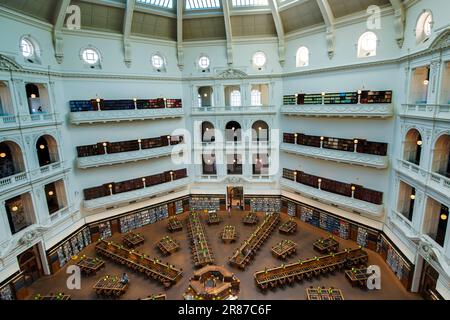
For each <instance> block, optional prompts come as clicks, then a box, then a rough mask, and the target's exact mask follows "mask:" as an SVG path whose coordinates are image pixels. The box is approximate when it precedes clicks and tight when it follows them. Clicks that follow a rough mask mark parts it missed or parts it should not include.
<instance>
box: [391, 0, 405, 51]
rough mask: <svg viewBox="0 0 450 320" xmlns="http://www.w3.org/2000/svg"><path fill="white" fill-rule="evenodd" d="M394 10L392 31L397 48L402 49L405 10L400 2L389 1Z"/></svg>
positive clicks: (399, 0) (397, 0)
mask: <svg viewBox="0 0 450 320" xmlns="http://www.w3.org/2000/svg"><path fill="white" fill-rule="evenodd" d="M390 2H391V5H392V7H393V8H394V30H395V40H396V41H397V45H398V47H399V48H402V47H403V42H404V41H405V24H406V8H405V5H404V4H403V3H402V1H401V0H390Z"/></svg>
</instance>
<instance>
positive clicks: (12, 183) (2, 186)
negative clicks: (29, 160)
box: [0, 172, 29, 191]
mask: <svg viewBox="0 0 450 320" xmlns="http://www.w3.org/2000/svg"><path fill="white" fill-rule="evenodd" d="M28 180H29V179H28V173H26V172H21V173H18V174H15V175H13V176H9V177H5V178H2V179H0V191H6V190H7V189H10V188H14V187H19V186H21V185H23V184H25V183H27V182H28Z"/></svg>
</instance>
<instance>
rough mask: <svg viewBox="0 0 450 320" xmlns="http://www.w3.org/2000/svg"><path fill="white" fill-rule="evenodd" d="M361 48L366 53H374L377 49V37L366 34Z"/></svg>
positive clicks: (373, 34)
mask: <svg viewBox="0 0 450 320" xmlns="http://www.w3.org/2000/svg"><path fill="white" fill-rule="evenodd" d="M361 48H362V49H363V50H365V51H373V50H375V49H376V48H377V35H376V34H375V33H373V32H366V33H365V34H364V35H363V36H362V38H361Z"/></svg>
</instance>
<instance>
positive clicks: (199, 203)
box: [189, 196, 221, 211]
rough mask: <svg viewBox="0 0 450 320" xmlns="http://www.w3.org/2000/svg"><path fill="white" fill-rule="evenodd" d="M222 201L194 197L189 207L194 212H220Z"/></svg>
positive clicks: (212, 198) (213, 198)
mask: <svg viewBox="0 0 450 320" xmlns="http://www.w3.org/2000/svg"><path fill="white" fill-rule="evenodd" d="M220 199H221V198H218V197H217V198H216V197H206V196H204V197H196V196H192V197H191V199H190V201H189V206H190V208H191V210H194V211H204V210H208V211H219V210H220Z"/></svg>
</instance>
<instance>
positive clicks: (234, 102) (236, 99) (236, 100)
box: [230, 90, 241, 107]
mask: <svg viewBox="0 0 450 320" xmlns="http://www.w3.org/2000/svg"><path fill="white" fill-rule="evenodd" d="M230 101H231V106H232V107H238V106H240V105H241V92H240V91H238V90H233V91H231V94H230Z"/></svg>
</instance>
